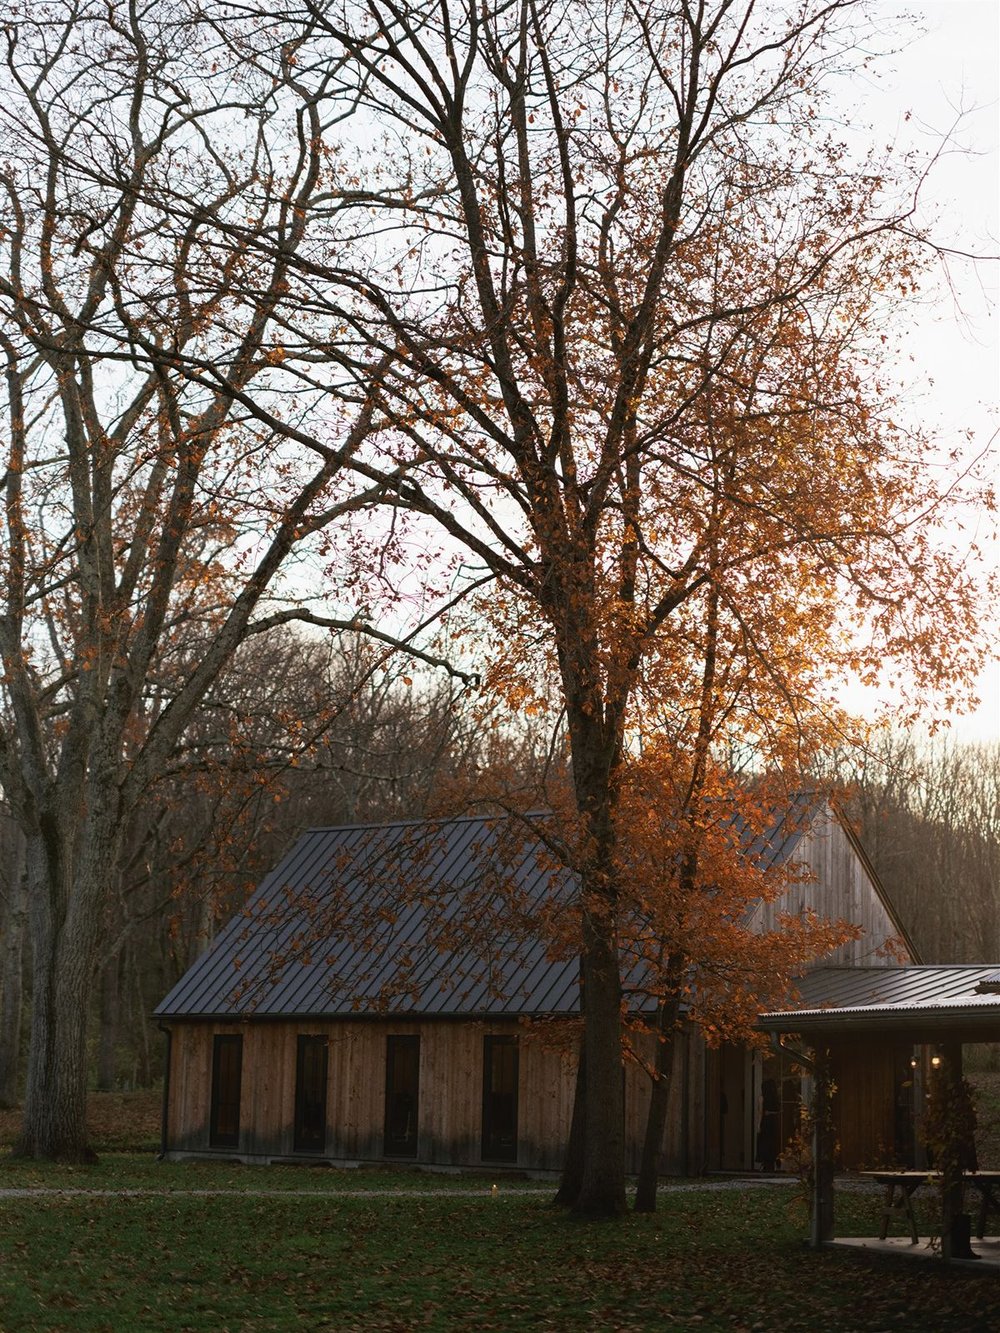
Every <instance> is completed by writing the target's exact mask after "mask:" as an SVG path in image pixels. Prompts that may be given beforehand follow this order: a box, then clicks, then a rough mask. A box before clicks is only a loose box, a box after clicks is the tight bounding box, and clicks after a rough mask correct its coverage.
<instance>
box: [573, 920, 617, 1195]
mask: <svg viewBox="0 0 1000 1333" xmlns="http://www.w3.org/2000/svg"><path fill="white" fill-rule="evenodd" d="M583 943H584V949H583V984H584V989H585V991H586V995H587V1012H586V1023H585V1027H584V1037H583V1041H584V1059H585V1061H586V1068H587V1078H586V1095H585V1119H584V1136H585V1155H584V1163H583V1177H582V1179H581V1181H580V1191H579V1194H578V1195H577V1197H576V1201H575V1203H574V1205H573V1206H574V1208H575V1209H576V1211H577V1212H580V1213H586V1214H588V1215H590V1216H602V1217H605V1216H614V1215H616V1214H618V1213H623V1212H624V1211H625V1115H624V1105H623V1097H622V1042H621V978H620V972H619V958H618V937H617V932H616V930H615V928H614V922H613V919H611V917H610V916H608V915H605V914H604V913H600V914H597V915H596V916H595V915H594V914H593V913H590V912H588V913H586V914H585V917H584V929H583Z"/></svg>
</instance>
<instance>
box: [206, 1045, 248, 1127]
mask: <svg viewBox="0 0 1000 1333" xmlns="http://www.w3.org/2000/svg"><path fill="white" fill-rule="evenodd" d="M242 1077H243V1038H242V1037H241V1036H236V1035H232V1034H226V1035H222V1034H219V1035H217V1036H216V1038H215V1041H214V1044H213V1047H212V1110H211V1117H210V1121H209V1130H208V1142H209V1145H210V1146H211V1147H212V1148H235V1147H237V1146H238V1144H239V1141H240V1082H241V1080H242Z"/></svg>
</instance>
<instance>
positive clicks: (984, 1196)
mask: <svg viewBox="0 0 1000 1333" xmlns="http://www.w3.org/2000/svg"><path fill="white" fill-rule="evenodd" d="M861 1174H862V1175H863V1176H868V1177H869V1178H870V1179H871V1180H877V1181H878V1183H879V1184H880V1185H883V1186H884V1187H885V1198H884V1200H883V1203H882V1218H881V1222H880V1224H879V1232H878V1238H879V1240H885V1238H886V1236H887V1235H888V1234H889V1224H890V1223H891V1221H892V1219H893V1218H894V1217H899V1216H900V1215H901V1214H902V1215H904V1216H905V1217H906V1220H907V1223H908V1224H909V1228H910V1239H911V1241H912V1242H913V1244H914V1245H916V1244H917V1239H918V1237H917V1218H916V1214H915V1213H914V1211H913V1196H914V1194H915V1193H916V1192H917V1190H918V1189H919V1188H920V1187H921V1185H937V1186H939V1187H940V1184H941V1173H940V1172H939V1171H862V1172H861ZM962 1184H963V1186H964V1185H971V1186H972V1188H973V1189H974V1190H975V1191H976V1192H977V1193H978V1195H979V1207H978V1209H977V1211H976V1235H977V1237H978V1238H979V1239H980V1240H982V1238H983V1236H985V1234H986V1219H987V1217H988V1215H989V1214H990V1213H995V1214H997V1215H998V1216H1000V1171H963V1172H962Z"/></svg>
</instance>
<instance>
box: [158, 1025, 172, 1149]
mask: <svg viewBox="0 0 1000 1333" xmlns="http://www.w3.org/2000/svg"><path fill="white" fill-rule="evenodd" d="M156 1027H157V1030H158V1031H160V1032H162V1033H163V1035H164V1036H165V1037H166V1039H167V1052H166V1063H165V1065H164V1069H163V1107H162V1109H161V1111H160V1151H159V1152H158V1153H157V1155H156V1160H157V1161H158V1162H162V1161H163V1159H164V1158H165V1157H166V1155H167V1115H168V1113H169V1110H170V1054H171V1050H172V1048H173V1035H174V1034H173V1031H172V1030H171V1029H170V1028H167V1027H164V1026H163V1024H162V1023H157V1025H156Z"/></svg>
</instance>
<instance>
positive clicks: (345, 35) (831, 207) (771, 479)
mask: <svg viewBox="0 0 1000 1333" xmlns="http://www.w3.org/2000/svg"><path fill="white" fill-rule="evenodd" d="M220 12H221V11H220ZM864 13H865V11H864V6H863V4H861V3H860V2H859V0H826V2H824V0H803V2H802V3H800V4H799V3H794V4H789V5H787V6H785V5H777V6H776V5H763V4H760V3H755V0H713V2H712V3H708V2H707V0H700V2H699V3H693V0H676V2H675V3H670V4H667V5H665V6H660V7H656V8H650V7H646V6H637V5H632V4H624V5H622V4H617V3H614V4H612V3H602V0H596V2H595V3H582V4H573V5H562V4H557V3H539V2H538V0H515V3H513V4H510V5H503V6H500V5H497V6H480V5H473V4H469V3H462V4H459V5H457V6H443V5H438V4H431V3H419V4H412V5H411V4H407V5H400V4H397V3H395V2H394V0H366V3H352V2H350V0H347V2H344V3H335V4H323V3H317V4H305V5H303V6H302V7H301V8H296V7H295V6H292V7H290V8H288V9H286V10H284V11H283V13H282V15H281V17H280V19H271V18H269V17H268V16H267V15H266V14H264V13H263V12H262V11H257V23H258V29H257V32H256V34H255V37H254V40H253V41H251V42H249V43H248V44H247V45H246V46H245V47H244V48H243V50H244V55H245V57H246V59H247V61H248V62H249V63H251V64H252V65H254V67H256V68H259V69H261V70H264V71H268V72H269V73H270V77H271V78H272V79H273V80H274V82H275V84H283V86H284V87H285V88H286V89H287V90H288V92H289V94H290V95H294V96H299V97H301V98H303V99H304V100H305V102H306V103H308V104H311V99H316V98H318V99H319V100H320V102H321V103H322V104H323V106H324V107H328V108H330V109H329V111H327V112H326V113H325V114H327V115H328V116H330V117H331V118H332V117H333V116H334V115H335V114H336V112H337V110H338V109H340V110H343V111H346V110H348V109H350V110H354V109H358V110H359V111H360V112H361V113H362V114H361V115H360V116H359V119H358V123H357V130H356V135H357V138H356V141H355V145H354V148H353V151H352V149H351V145H350V144H349V143H348V144H347V145H346V146H345V143H344V141H343V139H342V138H341V139H340V140H339V141H338V152H339V153H340V157H339V159H338V161H337V163H336V164H335V165H334V166H332V167H331V188H332V187H333V182H337V183H338V193H337V198H338V201H339V202H338V208H337V210H336V212H335V213H333V212H331V214H330V216H329V218H328V222H327V227H328V236H329V242H330V247H331V255H330V257H329V258H328V260H327V261H325V262H323V263H317V264H314V265H313V266H312V267H310V268H309V270H308V273H306V271H305V270H303V274H302V278H303V281H305V280H306V278H308V280H309V282H310V284H311V293H312V300H311V302H310V314H311V316H313V317H315V316H316V314H317V312H318V311H322V310H325V311H326V319H327V321H328V324H327V327H328V330H329V332H328V337H327V340H326V341H325V342H322V343H316V342H313V344H312V346H313V353H312V357H313V359H312V361H311V362H309V367H310V375H311V379H310V383H314V384H315V383H317V382H318V377H319V376H320V375H321V374H322V373H323V370H324V362H323V358H324V357H326V358H327V359H328V360H332V361H334V362H336V363H337V364H338V365H341V366H355V367H356V366H358V365H367V366H368V367H369V368H371V369H374V368H375V367H380V368H382V372H383V373H382V376H381V379H380V381H379V385H378V390H377V408H376V412H375V416H374V419H373V424H374V431H373V434H372V436H371V439H370V445H369V449H368V451H367V452H366V454H365V456H364V458H363V459H359V460H356V462H357V465H358V466H359V468H360V471H361V474H362V475H363V476H364V477H366V478H367V479H368V480H370V481H372V482H376V483H378V484H381V485H382V486H384V487H386V488H388V489H391V491H392V498H393V503H394V504H395V506H396V507H397V510H398V511H399V513H400V514H401V515H402V514H407V515H409V516H410V517H411V521H412V522H413V523H416V524H418V525H419V523H420V522H422V521H430V522H431V523H432V524H436V525H437V527H438V530H439V532H440V533H441V534H442V541H443V543H444V547H445V550H446V551H454V550H455V547H456V545H457V546H458V547H459V548H460V549H463V550H464V551H465V552H466V553H467V555H466V557H465V561H466V564H465V566H463V567H460V566H459V564H458V563H457V561H456V564H455V578H456V580H458V586H461V583H462V578H463V576H464V577H465V586H466V587H467V588H469V589H470V590H473V591H471V592H470V599H471V604H472V605H473V606H474V608H475V613H476V614H477V615H478V616H479V617H480V619H479V621H478V625H479V631H478V632H479V633H480V635H482V634H483V631H482V624H483V621H484V619H485V620H486V621H487V622H488V623H489V625H490V626H491V632H492V638H491V639H489V640H488V642H489V655H490V662H489V670H488V671H487V672H486V678H487V679H486V683H487V685H488V686H489V687H490V688H492V689H496V690H500V691H503V692H504V693H505V694H506V697H507V698H508V700H509V701H510V703H511V706H512V707H525V706H527V707H532V706H534V702H535V699H536V695H537V693H538V691H537V682H538V680H539V679H541V678H545V677H546V676H547V677H548V678H549V680H553V681H555V682H556V683H557V688H558V693H559V701H560V704H561V705H562V708H563V710H564V714H563V715H564V718H565V725H566V728H567V732H568V737H569V748H570V754H571V761H572V775H573V783H574V789H575V815H576V819H577V821H578V828H577V834H578V837H579V841H578V849H579V850H578V853H577V861H578V868H579V870H580V873H581V878H582V885H583V891H582V905H583V911H582V925H581V939H580V949H581V974H582V993H583V1002H584V1008H585V1038H584V1061H583V1065H582V1067H584V1068H585V1070H586V1078H585V1082H582V1083H581V1123H583V1124H584V1125H585V1133H584V1135H583V1139H582V1142H583V1143H584V1146H585V1151H584V1155H583V1159H582V1169H581V1171H580V1173H579V1176H578V1177H577V1176H575V1175H574V1176H572V1178H571V1179H567V1181H566V1182H565V1183H566V1186H567V1188H566V1190H565V1191H564V1195H565V1196H566V1197H569V1198H570V1199H571V1200H572V1201H573V1202H574V1203H575V1204H576V1206H577V1207H578V1208H580V1209H581V1210H584V1211H588V1212H596V1213H607V1212H616V1211H619V1210H620V1209H621V1208H623V1207H624V1180H623V1151H622V1145H623V1124H622V1106H621V1096H620V1063H621V1035H622V1034H621V1021H620V1015H621V1003H622V991H621V983H620V976H619V944H618V912H619V908H620V904H621V900H622V883H621V878H620V872H619V870H618V866H619V865H620V864H621V858H620V856H619V844H620V840H621V835H622V830H621V828H620V826H619V822H618V790H619V777H620V773H621V769H622V764H623V761H624V757H625V755H626V751H627V747H628V745H629V743H630V739H631V738H632V737H633V736H634V734H635V733H634V730H633V728H634V727H635V726H636V725H637V723H638V722H639V721H641V716H642V712H643V709H644V708H646V707H647V706H651V705H655V706H656V707H657V708H660V709H661V710H662V707H663V705H664V703H665V702H666V701H669V700H670V699H671V691H673V690H678V691H679V693H677V694H676V695H674V696H673V699H674V702H675V703H676V711H675V718H677V719H680V733H679V734H681V735H683V734H685V733H686V734H688V735H690V734H691V733H690V728H689V727H687V724H686V723H685V722H684V714H685V709H686V704H685V698H686V695H685V693H684V692H685V691H686V690H688V689H690V688H692V682H697V680H698V678H699V654H700V653H701V651H702V644H703V641H704V637H703V634H702V630H701V627H703V625H704V623H705V618H706V616H707V615H708V614H709V610H708V608H709V606H710V604H711V603H712V602H713V600H714V601H716V602H717V603H718V605H719V607H720V612H719V614H720V616H721V617H722V622H721V623H723V624H724V627H725V634H724V640H723V641H724V644H725V647H726V649H727V650H731V651H733V652H734V653H735V657H734V658H733V659H732V661H731V663H727V669H729V670H731V672H733V673H736V674H738V673H739V672H740V671H742V670H744V668H745V669H746V671H747V672H748V673H749V674H747V675H746V676H745V680H746V681H747V682H748V685H747V688H748V689H750V690H751V691H752V692H756V693H757V695H758V702H759V706H758V707H756V708H755V709H752V710H751V709H747V710H746V711H747V712H752V713H753V715H754V717H755V719H756V720H755V723H754V730H753V732H752V735H751V736H749V737H748V738H747V743H755V744H757V745H759V746H760V747H761V748H762V749H763V750H764V751H767V752H768V753H769V754H770V756H771V757H772V759H774V760H775V761H779V760H780V761H781V762H787V763H795V762H800V761H801V758H802V756H804V755H805V754H806V753H807V752H808V750H809V748H810V746H815V745H816V744H817V743H819V741H820V740H821V739H825V740H826V741H830V740H831V739H832V737H833V736H835V735H836V734H837V732H838V728H839V727H843V726H844V725H845V724H844V722H843V719H842V718H837V717H836V715H835V710H833V709H832V707H831V706H830V698H829V696H830V690H831V678H832V677H834V676H835V675H836V674H837V672H839V671H841V670H845V669H847V668H848V667H851V668H854V669H855V670H860V671H862V672H874V671H877V669H878V667H879V665H880V664H881V663H882V662H884V661H888V660H905V661H906V662H907V663H908V664H909V667H910V670H911V671H912V672H913V673H914V676H913V678H914V680H915V682H916V689H917V690H918V691H919V690H921V689H923V688H926V687H932V686H933V685H934V684H936V683H940V682H941V681H943V680H944V679H946V678H953V677H955V676H957V675H961V673H962V671H963V669H965V668H967V667H968V666H969V664H970V662H971V660H972V659H973V657H974V656H975V641H976V627H975V596H974V593H973V591H972V589H971V587H970V582H969V578H968V576H967V575H966V574H964V573H963V571H962V568H961V561H960V560H959V559H953V558H952V557H951V555H950V554H949V553H948V551H947V550H946V549H944V548H943V547H942V546H940V545H939V544H938V542H937V540H936V535H935V523H936V520H937V516H938V514H939V512H940V511H939V504H940V499H941V497H940V495H939V493H938V492H937V491H936V489H935V485H934V482H933V480H932V479H930V478H929V476H928V475H927V474H926V473H925V472H924V471H923V470H922V468H921V462H920V460H921V450H922V447H923V446H922V441H921V439H920V437H919V434H918V433H915V432H911V431H908V430H907V429H905V428H904V427H903V426H902V425H901V424H900V422H901V421H902V420H903V418H902V417H901V416H900V415H899V414H898V412H897V407H896V405H895V404H894V403H893V402H892V400H891V394H890V393H889V390H888V387H887V384H886V383H885V382H883V376H884V367H883V363H882V356H883V355H884V352H883V347H884V331H885V329H886V327H887V325H888V323H889V322H890V321H891V316H892V312H893V310H894V308H895V307H896V306H897V305H898V304H899V303H900V302H903V301H905V300H906V299H907V298H908V297H909V296H910V295H911V294H912V292H913V290H914V286H915V282H916V280H917V275H918V272H919V270H920V266H921V256H920V252H919V247H920V237H919V234H918V228H917V223H916V220H915V215H914V197H913V190H914V189H915V188H916V186H917V183H918V174H919V173H917V172H914V173H910V174H908V172H907V168H906V165H905V164H899V163H893V162H892V161H891V160H887V159H886V156H885V154H883V153H882V152H881V150H879V151H875V150H873V151H872V152H871V153H870V154H869V155H868V156H867V157H862V158H861V159H860V160H858V159H856V158H855V159H852V158H850V156H849V155H848V153H847V150H846V149H845V148H844V146H843V144H842V142H841V140H840V138H839V137H838V135H837V134H836V133H835V132H833V131H831V130H829V128H828V127H827V126H826V124H825V122H824V118H823V108H822V97H823V86H824V80H825V79H826V77H827V75H829V74H831V73H833V72H834V71H841V70H843V69H844V68H845V67H846V66H847V65H848V64H849V63H850V61H851V60H852V59H854V58H855V57H854V55H853V54H852V53H857V58H858V59H861V58H863V57H862V56H861V54H860V53H861V51H862V49H863V47H864V41H865V39H866V37H867V36H870V35H871V34H870V33H869V31H868V30H867V29H866V28H865V19H864ZM219 22H220V32H222V30H223V21H222V19H221V18H220V21H219ZM276 51H277V52H278V53H279V54H277V55H276V54H275V52H276ZM292 62H293V63H292ZM234 234H235V233H234ZM240 234H241V235H242V236H243V237H244V239H246V241H247V243H248V244H253V245H258V246H261V245H262V246H263V249H262V253H268V251H267V246H266V238H260V237H257V238H250V237H249V236H248V235H247V234H246V233H245V232H244V233H240ZM290 341H291V340H290ZM300 342H301V345H302V346H303V347H305V346H307V345H308V343H309V337H308V335H307V334H304V333H303V334H301V335H300ZM331 387H332V388H333V389H335V388H336V385H332V386H331ZM401 469H402V470H401ZM399 521H400V524H401V525H402V523H403V520H402V518H400V520H399ZM411 531H412V529H411ZM477 580H479V582H478V584H477V582H476V581H477ZM483 580H489V581H490V586H489V591H488V592H482V595H481V596H480V597H479V598H478V600H476V598H475V593H474V590H475V588H476V587H478V588H479V589H480V590H481V589H482V588H483V586H484V584H483V582H482V581H483ZM768 593H770V594H771V596H770V597H769V596H768V595H767V594H768ZM692 636H693V637H692ZM485 642H486V640H485V639H484V643H485ZM695 688H697V686H696V684H695ZM713 715H714V716H716V717H718V718H722V716H723V713H722V710H721V709H713ZM810 738H811V739H810Z"/></svg>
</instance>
